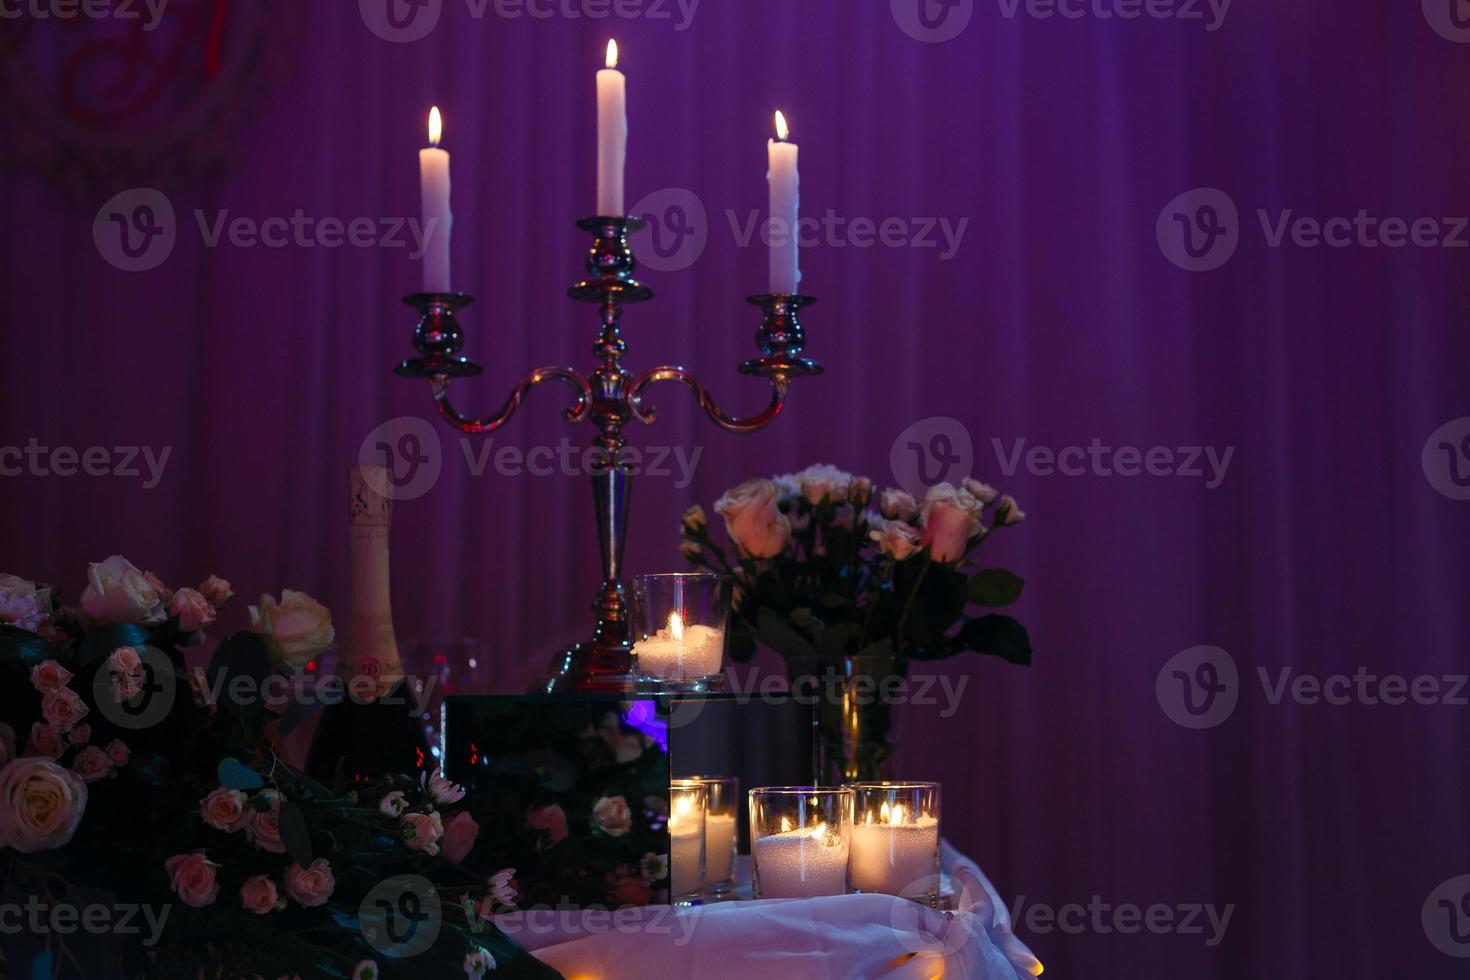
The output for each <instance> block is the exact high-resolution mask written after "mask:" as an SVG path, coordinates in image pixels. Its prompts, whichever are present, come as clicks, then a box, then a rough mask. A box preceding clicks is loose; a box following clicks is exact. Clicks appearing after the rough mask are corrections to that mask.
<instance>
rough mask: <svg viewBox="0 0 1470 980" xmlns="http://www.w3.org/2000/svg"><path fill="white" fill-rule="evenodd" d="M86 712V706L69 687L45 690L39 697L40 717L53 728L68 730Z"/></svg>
mask: <svg viewBox="0 0 1470 980" xmlns="http://www.w3.org/2000/svg"><path fill="white" fill-rule="evenodd" d="M86 714H87V706H86V704H84V703H83V702H82V699H81V697H80V696H79V695H78V694H77V692H76V691H73V690H72V689H71V688H69V687H61V688H57V689H56V690H54V691H47V692H46V693H45V694H44V695H42V697H41V717H43V718H45V719H46V722H47V723H48V724H50V725H51V726H52V727H54V728H59V729H61V730H62V731H63V732H69V731H71V730H72V728H73V727H74V726H75V725H76V723H77V722H78V721H81V720H82V718H83V717H85V716H86Z"/></svg>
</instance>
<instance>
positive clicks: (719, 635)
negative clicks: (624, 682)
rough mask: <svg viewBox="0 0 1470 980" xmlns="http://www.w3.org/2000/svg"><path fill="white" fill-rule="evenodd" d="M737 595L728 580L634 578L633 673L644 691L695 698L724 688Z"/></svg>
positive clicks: (697, 575) (678, 575)
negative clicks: (733, 602)
mask: <svg viewBox="0 0 1470 980" xmlns="http://www.w3.org/2000/svg"><path fill="white" fill-rule="evenodd" d="M732 593H733V589H732V586H731V582H730V578H729V576H726V575H711V574H708V573H705V572H670V573H664V574H656V575H635V576H634V577H633V602H632V612H633V630H632V633H633V672H634V676H635V683H636V684H637V685H638V689H639V690H646V691H648V692H650V693H659V692H670V691H684V692H695V691H706V690H712V689H714V688H716V687H718V686H719V685H721V684H723V682H724V677H723V674H724V671H725V636H726V630H727V629H728V628H729V624H730V607H731V595H732Z"/></svg>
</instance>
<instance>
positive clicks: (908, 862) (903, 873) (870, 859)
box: [852, 783, 939, 904]
mask: <svg viewBox="0 0 1470 980" xmlns="http://www.w3.org/2000/svg"><path fill="white" fill-rule="evenodd" d="M853 791H854V793H855V794H856V796H855V800H854V802H855V806H856V815H855V818H854V821H853V825H852V886H853V888H855V889H857V890H858V891H863V892H877V893H881V894H885V895H899V896H903V897H905V898H913V899H916V900H920V901H924V902H926V903H930V904H932V902H933V900H934V898H935V897H936V896H937V894H938V891H939V784H938V783H856V784H854V785H853Z"/></svg>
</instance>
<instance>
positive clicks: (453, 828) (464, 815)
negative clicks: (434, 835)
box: [439, 810, 480, 864]
mask: <svg viewBox="0 0 1470 980" xmlns="http://www.w3.org/2000/svg"><path fill="white" fill-rule="evenodd" d="M479 836H480V825H479V824H478V823H476V822H475V818H474V817H472V816H470V815H469V813H468V812H467V811H465V810H461V811H459V812H458V813H456V814H455V815H454V816H452V817H450V818H449V822H448V823H446V824H445V825H444V839H443V840H442V841H441V842H440V844H439V846H440V848H441V849H442V850H443V851H444V857H445V858H446V859H447V860H449V861H451V862H453V863H454V864H458V863H459V862H461V861H463V860H464V859H465V858H467V857H469V856H470V850H471V849H472V848H474V846H475V838H477V837H479Z"/></svg>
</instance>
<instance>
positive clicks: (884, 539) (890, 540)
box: [868, 521, 921, 561]
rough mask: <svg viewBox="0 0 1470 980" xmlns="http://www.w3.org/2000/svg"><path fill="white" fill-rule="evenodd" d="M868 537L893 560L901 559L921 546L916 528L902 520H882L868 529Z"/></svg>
mask: <svg viewBox="0 0 1470 980" xmlns="http://www.w3.org/2000/svg"><path fill="white" fill-rule="evenodd" d="M868 537H870V538H872V539H873V540H874V541H876V542H877V543H878V550H879V551H881V552H883V554H885V555H887V556H888V557H889V558H892V559H893V560H895V561H903V560H904V559H905V558H908V557H909V556H910V555H914V554H917V553H918V552H919V550H920V548H921V546H920V544H919V531H918V528H916V527H914V526H913V525H912V524H908V523H906V522H904V521H884V522H883V523H882V524H881V525H879V526H878V527H875V528H873V529H872V530H871V531H869V532H868Z"/></svg>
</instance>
